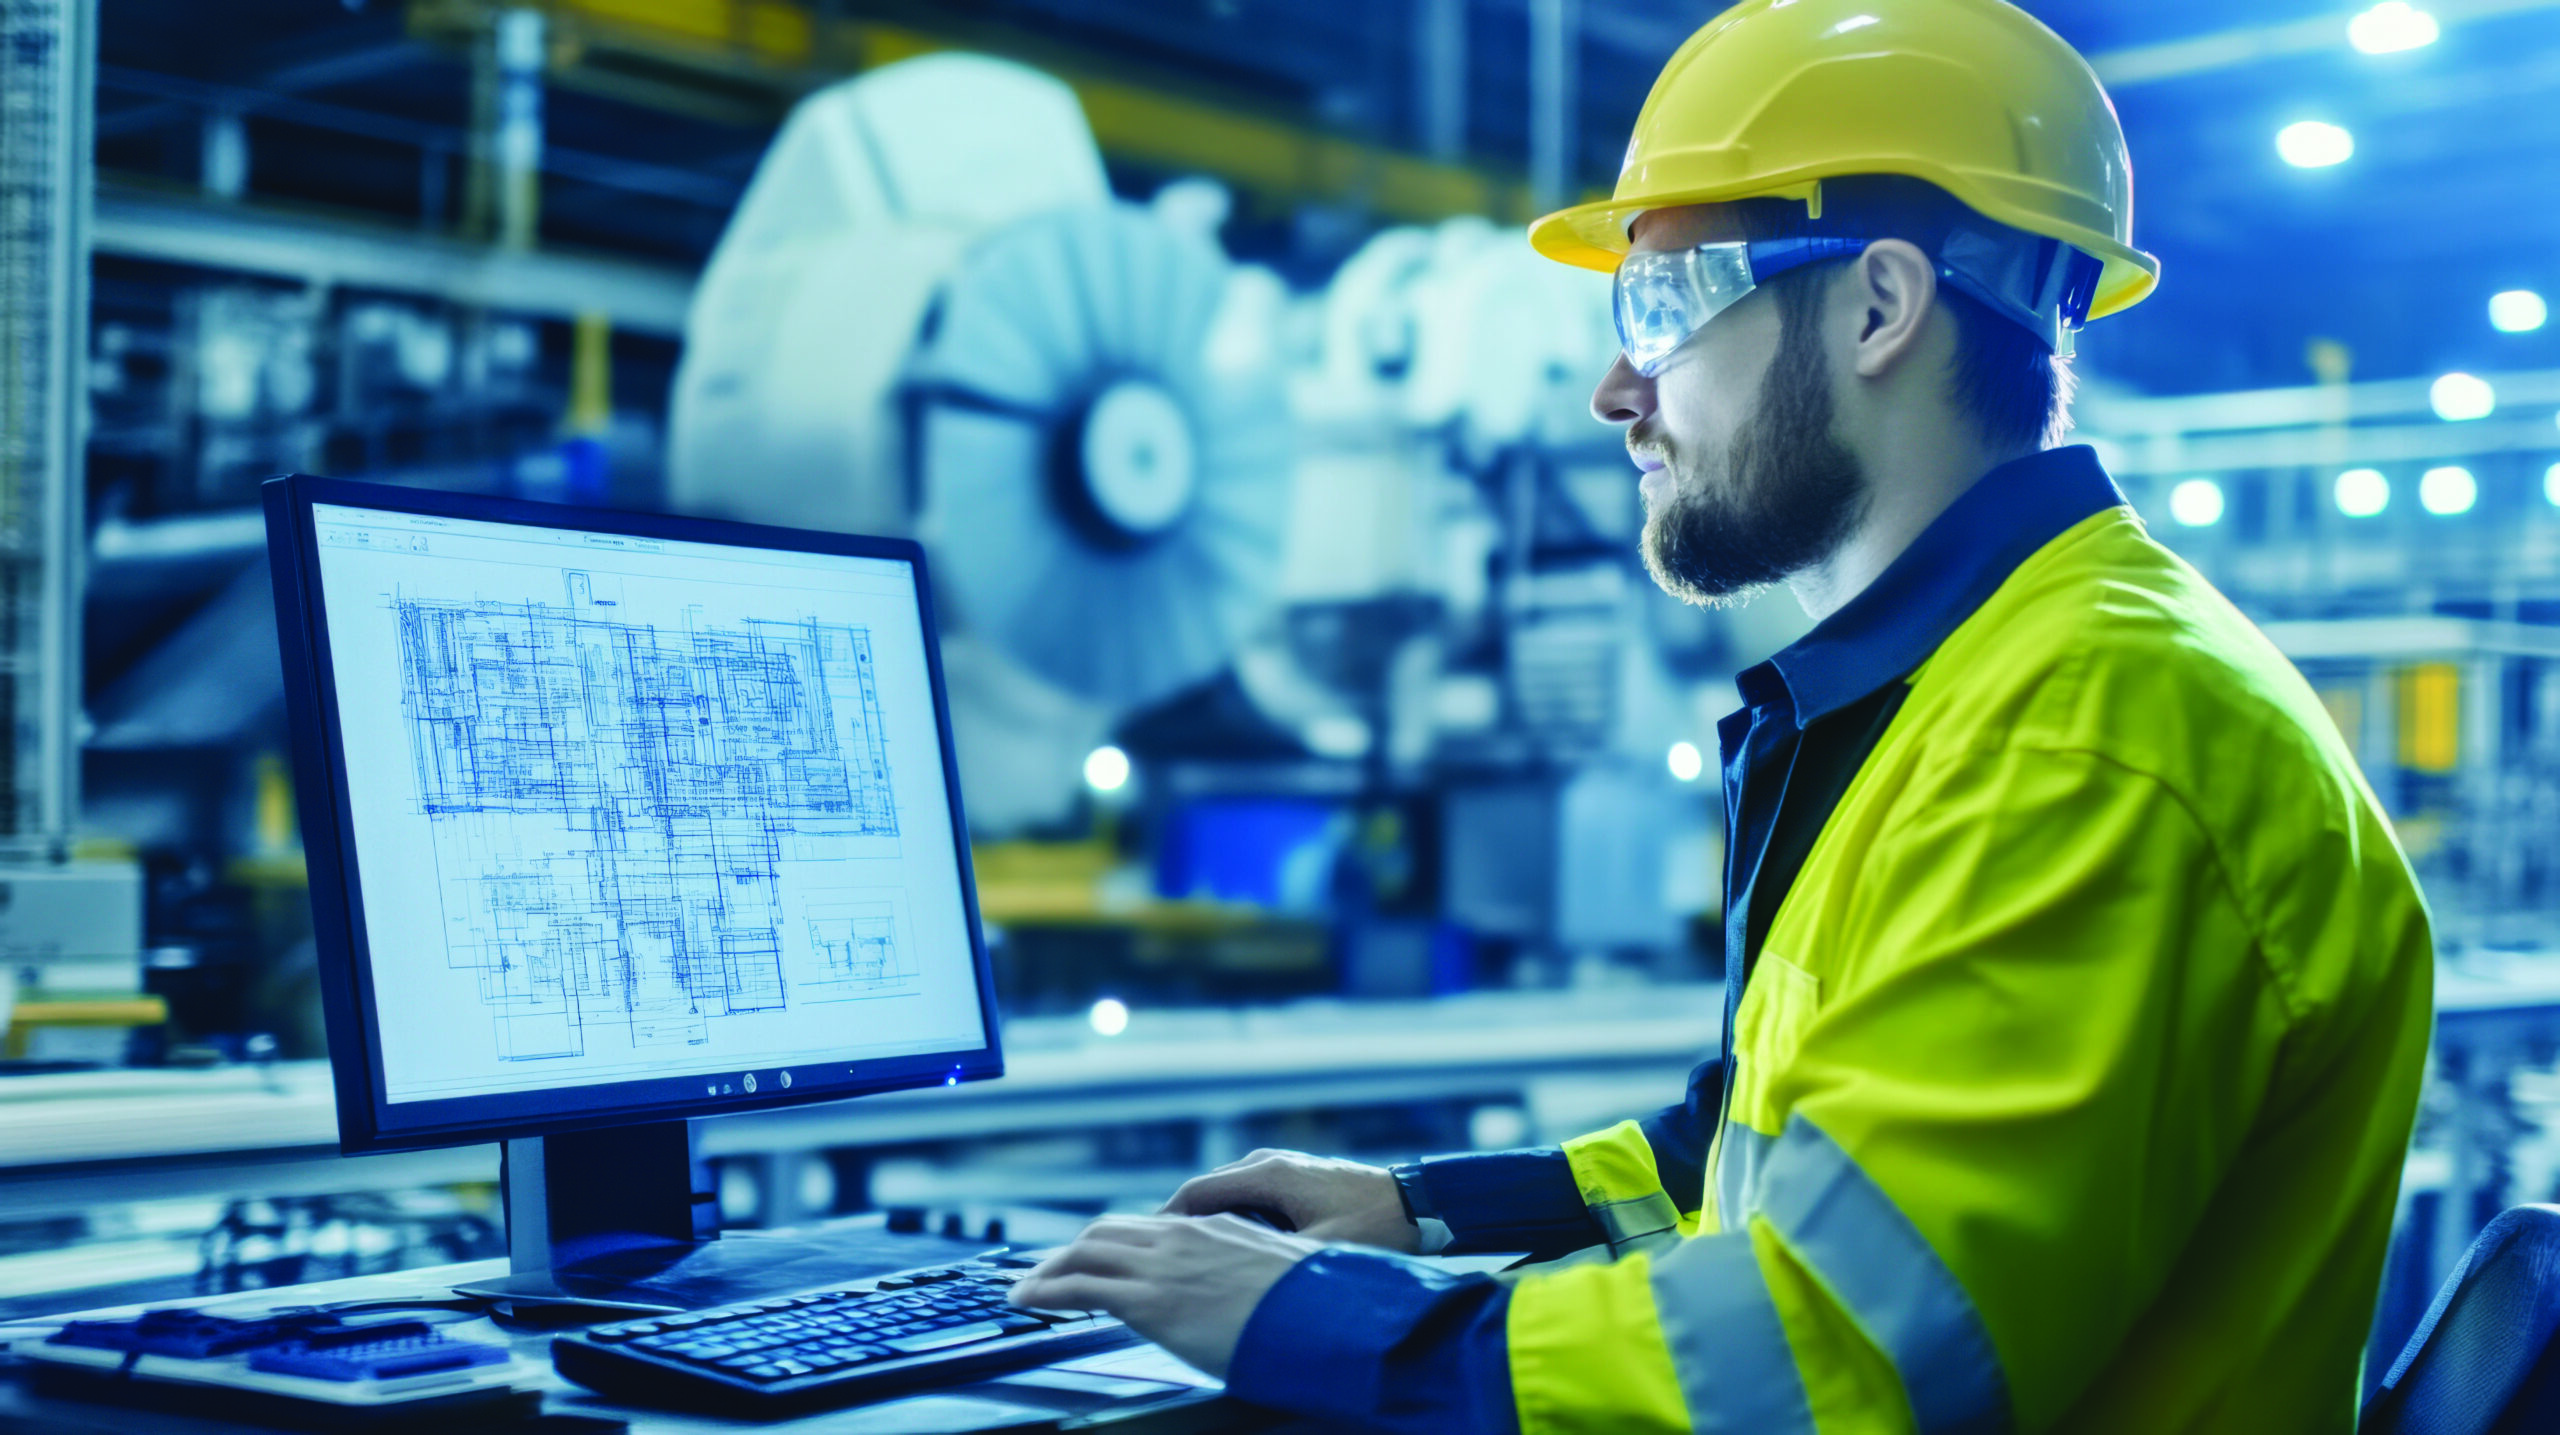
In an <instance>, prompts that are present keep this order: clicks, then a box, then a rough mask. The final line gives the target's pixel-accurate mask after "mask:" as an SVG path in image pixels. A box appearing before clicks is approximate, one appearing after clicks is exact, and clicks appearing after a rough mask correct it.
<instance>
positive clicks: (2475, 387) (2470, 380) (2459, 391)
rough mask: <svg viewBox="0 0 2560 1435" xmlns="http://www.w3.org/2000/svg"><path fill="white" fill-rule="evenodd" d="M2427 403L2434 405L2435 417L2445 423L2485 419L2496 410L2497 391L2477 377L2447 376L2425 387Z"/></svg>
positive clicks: (2484, 380) (2463, 375)
mask: <svg viewBox="0 0 2560 1435" xmlns="http://www.w3.org/2000/svg"><path fill="white" fill-rule="evenodd" d="M2427 402H2429V403H2431V404H2433V405H2435V409H2436V417H2437V418H2440V419H2444V420H2446V421H2448V422H2454V423H2459V422H2460V421H2462V420H2464V419H2485V418H2487V417H2488V416H2489V415H2491V414H2493V413H2496V412H2497V410H2498V391H2497V390H2496V389H2493V388H2491V387H2489V381H2488V380H2487V379H2483V378H2480V377H2478V376H2476V375H2472V374H2447V375H2445V376H2444V377H2443V378H2441V379H2438V380H2436V381H2435V383H2434V384H2433V385H2432V386H2430V387H2429V388H2428V390H2427Z"/></svg>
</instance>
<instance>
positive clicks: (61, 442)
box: [0, 0, 97, 860]
mask: <svg viewBox="0 0 2560 1435" xmlns="http://www.w3.org/2000/svg"><path fill="white" fill-rule="evenodd" d="M96 74H97V7H96V0H20V3H16V4H12V5H9V6H7V7H5V8H0V90H5V91H6V92H7V93H8V94H9V95H10V96H11V101H12V102H11V103H10V104H9V105H7V106H6V107H0V207H5V208H6V209H7V210H8V211H9V212H10V213H11V214H12V215H15V216H22V217H20V218H15V219H13V220H12V221H11V222H10V223H9V224H7V225H6V226H0V575H5V591H4V592H0V602H5V603H6V605H7V606H8V607H9V608H10V609H11V610H12V611H10V612H9V613H8V614H7V620H8V621H7V623H6V626H5V633H6V647H7V651H6V652H5V653H0V661H4V662H5V667H0V705H5V709H6V711H5V712H0V744H5V751H6V759H5V761H6V771H5V772H0V780H5V781H6V782H7V784H8V789H7V792H6V806H5V810H0V851H5V852H7V853H8V854H9V855H13V856H17V857H21V858H27V857H33V858H40V859H50V860H60V859H62V858H64V857H66V856H67V855H68V854H69V848H70V840H71V832H72V828H73V826H74V824H75V823H76V822H77V821H78V818H79V809H80V746H79V720H80V593H81V571H80V570H81V543H80V538H81V534H82V532H83V525H82V519H81V505H82V491H83V487H84V485H83V483H82V481H81V479H82V467H83V465H82V455H83V454H84V452H85V451H86V434H85V429H86V426H87V408H88V406H87V403H86V402H85V398H86V395H85V383H84V378H85V376H86V374H87V372H88V357H89V205H90V195H91V191H92V189H93V187H94V182H95V169H94V150H95V141H94V140H93V138H92V132H93V125H94V122H95V117H96V88H95V87H96Z"/></svg>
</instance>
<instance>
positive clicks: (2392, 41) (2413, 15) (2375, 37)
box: [2347, 0, 2439, 55]
mask: <svg viewBox="0 0 2560 1435" xmlns="http://www.w3.org/2000/svg"><path fill="white" fill-rule="evenodd" d="M2438 33H2439V32H2438V30H2437V28H2436V17H2435V16H2433V15H2430V14H2428V13H2427V12H2426V11H2424V10H2421V9H2419V8H2418V7H2417V6H2415V5H2411V4H2409V3H2408V0H2382V3H2381V4H2379V5H2376V6H2374V7H2373V8H2372V9H2370V10H2367V11H2365V12H2364V13H2363V14H2361V15H2358V16H2356V17H2355V18H2354V19H2352V20H2349V21H2348V22H2347V43H2348V44H2350V45H2353V46H2355V47H2356V48H2357V49H2359V50H2362V51H2363V52H2365V53H2366V54H2368V55H2388V54H2391V53H2392V52H2393V51H2396V50H2415V49H2418V48H2419V47H2421V46H2424V45H2432V44H2434V43H2435V42H2436V35H2437V34H2438Z"/></svg>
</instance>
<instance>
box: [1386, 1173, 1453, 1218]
mask: <svg viewBox="0 0 2560 1435" xmlns="http://www.w3.org/2000/svg"><path fill="white" fill-rule="evenodd" d="M1387 1174H1388V1175H1389V1176H1392V1177H1394V1178H1395V1183H1396V1199H1397V1200H1399V1201H1401V1202H1403V1203H1404V1218H1405V1219H1406V1220H1408V1221H1411V1222H1412V1223H1413V1224H1414V1225H1416V1226H1420V1225H1421V1224H1422V1223H1423V1222H1425V1221H1428V1220H1434V1219H1437V1218H1438V1216H1439V1214H1440V1213H1439V1212H1438V1211H1436V1210H1433V1209H1432V1206H1431V1190H1430V1188H1429V1187H1428V1186H1426V1185H1424V1184H1423V1181H1422V1163H1421V1162H1419V1161H1407V1162H1406V1163H1404V1164H1403V1165H1401V1166H1389V1167H1388V1168H1387Z"/></svg>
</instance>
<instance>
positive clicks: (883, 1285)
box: [878, 1276, 916, 1291]
mask: <svg viewBox="0 0 2560 1435" xmlns="http://www.w3.org/2000/svg"><path fill="white" fill-rule="evenodd" d="M915 1283H916V1282H915V1278H914V1277H913V1276H882V1277H881V1278H880V1280H879V1282H878V1285H879V1287H880V1289H882V1290H884V1291H902V1290H905V1289H906V1288H908V1287H909V1286H912V1285H914V1284H915Z"/></svg>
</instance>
